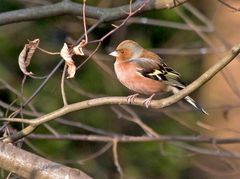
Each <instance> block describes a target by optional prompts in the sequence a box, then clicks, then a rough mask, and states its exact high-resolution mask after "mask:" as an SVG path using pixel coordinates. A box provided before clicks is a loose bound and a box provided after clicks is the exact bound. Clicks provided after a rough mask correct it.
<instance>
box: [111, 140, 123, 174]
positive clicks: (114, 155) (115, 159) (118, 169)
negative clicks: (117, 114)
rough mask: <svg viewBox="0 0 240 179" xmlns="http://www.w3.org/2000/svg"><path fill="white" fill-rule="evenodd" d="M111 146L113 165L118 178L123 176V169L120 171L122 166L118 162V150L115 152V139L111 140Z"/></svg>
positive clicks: (116, 144)
mask: <svg viewBox="0 0 240 179" xmlns="http://www.w3.org/2000/svg"><path fill="white" fill-rule="evenodd" d="M112 144H113V146H112V150H113V159H114V165H115V166H116V168H117V171H118V173H119V174H120V178H121V179H122V178H123V171H122V167H121V165H120V163H119V160H118V152H117V147H118V141H117V140H113V143H112Z"/></svg>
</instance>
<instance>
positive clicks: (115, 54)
mask: <svg viewBox="0 0 240 179" xmlns="http://www.w3.org/2000/svg"><path fill="white" fill-rule="evenodd" d="M109 55H111V56H113V57H117V56H118V53H117V52H116V51H113V52H111V53H109Z"/></svg>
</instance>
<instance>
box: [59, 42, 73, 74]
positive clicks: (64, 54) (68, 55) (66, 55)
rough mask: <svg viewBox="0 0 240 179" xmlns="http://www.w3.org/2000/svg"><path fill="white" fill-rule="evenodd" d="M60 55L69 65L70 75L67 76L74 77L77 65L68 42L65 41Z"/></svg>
mask: <svg viewBox="0 0 240 179" xmlns="http://www.w3.org/2000/svg"><path fill="white" fill-rule="evenodd" d="M60 55H61V57H62V58H63V59H64V60H65V62H66V64H67V66H68V69H67V72H68V76H67V78H73V77H74V75H75V72H76V66H75V64H74V61H73V59H72V54H71V53H70V50H69V48H68V46H67V44H66V43H64V45H63V48H62V49H61V52H60Z"/></svg>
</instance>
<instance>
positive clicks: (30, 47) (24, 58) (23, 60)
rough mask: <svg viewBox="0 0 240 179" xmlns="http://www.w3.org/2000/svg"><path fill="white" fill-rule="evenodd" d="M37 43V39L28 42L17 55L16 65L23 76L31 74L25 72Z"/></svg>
mask: <svg viewBox="0 0 240 179" xmlns="http://www.w3.org/2000/svg"><path fill="white" fill-rule="evenodd" d="M39 42H40V40H39V39H35V40H33V41H29V43H28V44H25V46H24V48H23V50H22V51H21V53H20V54H19V57H18V65H19V67H20V69H21V71H22V72H23V73H24V74H25V75H31V74H33V73H32V72H28V71H27V67H28V66H29V65H30V62H31V59H32V56H33V54H34V52H35V50H36V48H37V47H38V44H39Z"/></svg>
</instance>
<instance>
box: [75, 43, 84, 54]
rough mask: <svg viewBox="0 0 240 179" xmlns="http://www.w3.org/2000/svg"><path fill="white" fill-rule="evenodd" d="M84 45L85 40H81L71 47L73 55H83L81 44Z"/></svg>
mask: <svg viewBox="0 0 240 179" xmlns="http://www.w3.org/2000/svg"><path fill="white" fill-rule="evenodd" d="M84 45H85V40H82V41H81V42H80V43H79V44H78V45H77V46H75V47H73V53H74V54H75V55H81V56H83V55H84V53H83V49H82V48H83V46H84Z"/></svg>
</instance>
